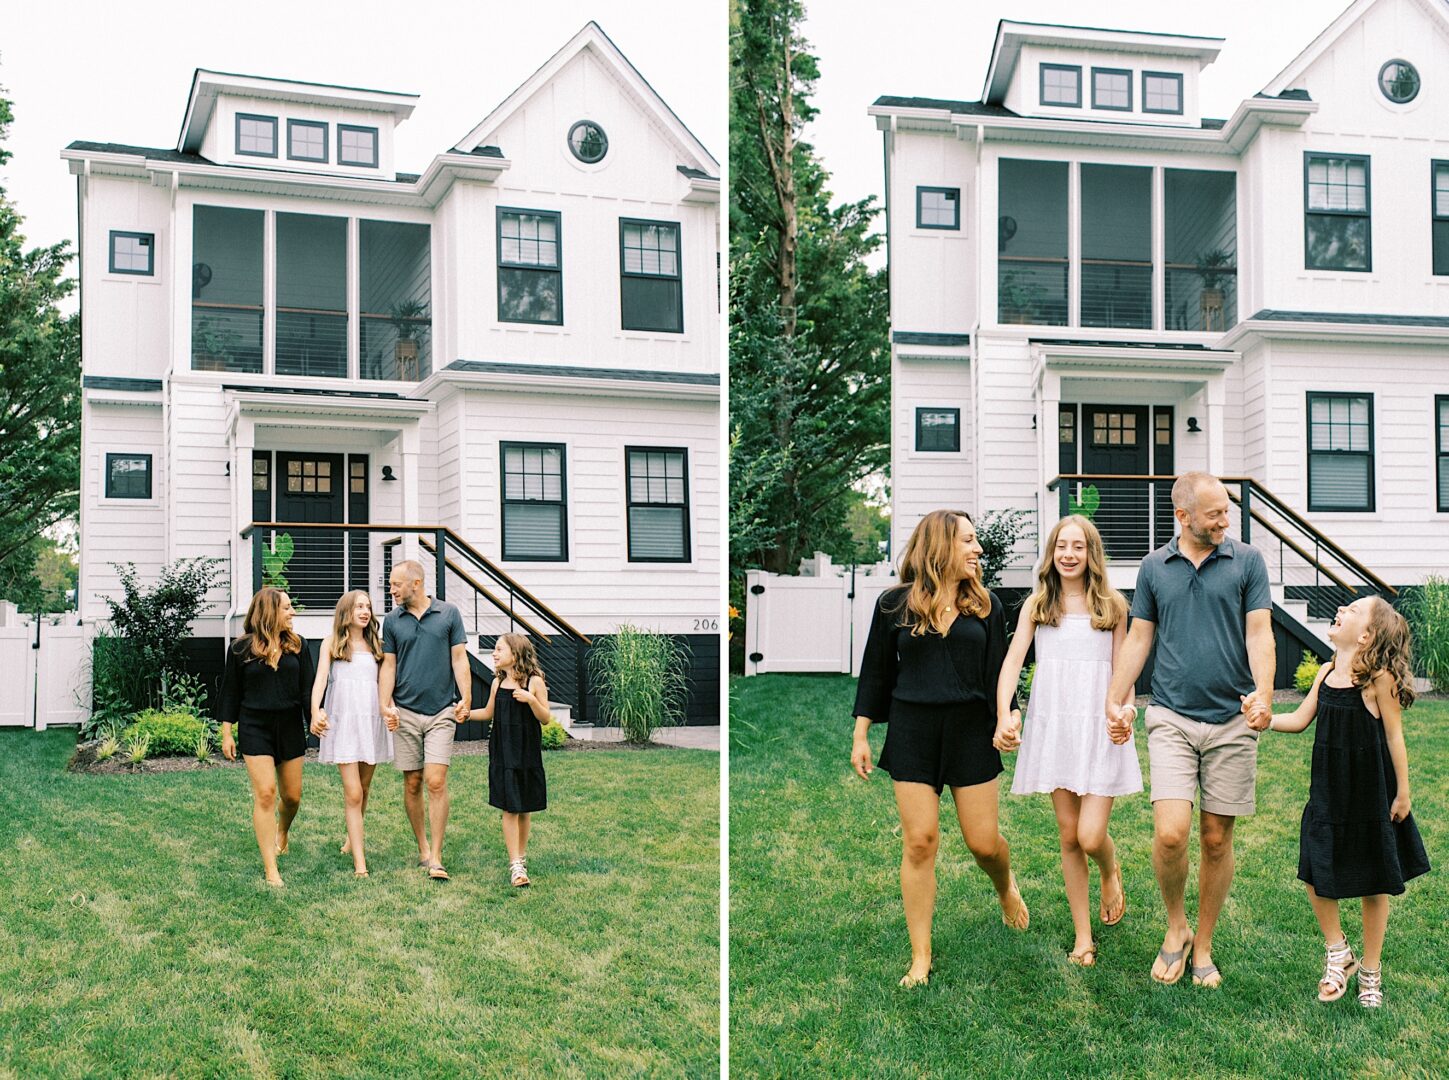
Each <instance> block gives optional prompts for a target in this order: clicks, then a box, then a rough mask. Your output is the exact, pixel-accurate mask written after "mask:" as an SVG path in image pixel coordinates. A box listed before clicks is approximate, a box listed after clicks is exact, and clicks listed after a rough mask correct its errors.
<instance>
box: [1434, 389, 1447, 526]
mask: <svg viewBox="0 0 1449 1080" xmlns="http://www.w3.org/2000/svg"><path fill="white" fill-rule="evenodd" d="M1446 405H1449V394H1435V395H1434V451H1435V453H1434V491H1435V497H1434V503H1435V505H1436V506H1437V507H1438V508H1439V513H1441V514H1449V500H1445V499H1443V498H1441V497H1440V495H1439V493H1440V492H1442V491H1443V490H1444V477H1445V476H1446V475H1449V424H1444V423H1443V422H1441V420H1440V417H1441V416H1443V414H1444V407H1445V406H1446Z"/></svg>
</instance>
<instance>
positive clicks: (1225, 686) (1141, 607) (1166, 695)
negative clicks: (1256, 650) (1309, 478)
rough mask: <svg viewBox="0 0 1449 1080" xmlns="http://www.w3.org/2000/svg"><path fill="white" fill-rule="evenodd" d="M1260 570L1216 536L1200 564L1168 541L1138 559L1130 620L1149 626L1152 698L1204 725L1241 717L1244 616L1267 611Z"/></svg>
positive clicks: (1252, 554)
mask: <svg viewBox="0 0 1449 1080" xmlns="http://www.w3.org/2000/svg"><path fill="white" fill-rule="evenodd" d="M1272 606H1273V597H1272V594H1271V592H1270V591H1269V589H1268V566H1267V564H1266V563H1264V561H1263V556H1262V555H1260V554H1259V553H1258V552H1257V551H1256V550H1255V549H1253V548H1251V547H1249V546H1248V545H1247V544H1244V543H1242V542H1241V541H1237V540H1233V539H1232V538H1231V537H1224V538H1223V542H1222V543H1221V544H1219V545H1218V546H1217V547H1216V548H1214V549H1213V550H1212V551H1211V552H1210V553H1209V554H1208V557H1207V558H1206V559H1204V560H1203V561H1202V565H1201V566H1196V567H1195V566H1193V565H1192V560H1191V559H1189V558H1187V556H1185V555H1183V554H1182V553H1181V552H1180V551H1179V550H1178V548H1177V537H1176V536H1174V537H1173V538H1172V539H1171V540H1169V541H1168V542H1167V544H1166V545H1165V546H1163V547H1160V548H1158V549H1157V550H1156V551H1154V552H1153V553H1152V554H1150V555H1148V556H1147V558H1145V559H1143V560H1142V567H1141V569H1140V570H1138V571H1137V590H1136V592H1135V593H1134V594H1133V596H1132V617H1133V618H1134V619H1146V620H1147V621H1148V622H1151V623H1154V624H1155V625H1156V626H1157V635H1156V645H1157V653H1156V657H1155V659H1154V660H1153V662H1152V700H1153V701H1154V702H1155V703H1156V704H1158V705H1165V706H1166V707H1167V708H1169V709H1171V710H1172V711H1173V712H1175V713H1179V714H1181V715H1183V716H1186V717H1190V718H1191V719H1193V720H1201V721H1202V722H1203V723H1207V724H1223V723H1226V722H1227V721H1229V720H1231V719H1232V718H1233V717H1235V716H1237V715H1238V713H1239V712H1241V711H1242V701H1241V700H1239V698H1240V696H1241V695H1243V694H1251V693H1252V692H1253V688H1254V687H1253V672H1252V668H1251V667H1250V666H1249V665H1248V636H1247V627H1246V622H1247V616H1248V612H1250V611H1262V610H1264V609H1268V608H1272Z"/></svg>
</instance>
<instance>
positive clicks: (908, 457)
mask: <svg viewBox="0 0 1449 1080" xmlns="http://www.w3.org/2000/svg"><path fill="white" fill-rule="evenodd" d="M892 385H893V387H894V394H893V399H894V406H893V408H894V410H895V411H894V415H893V423H892V428H893V436H892V447H891V450H892V455H891V456H892V458H893V460H894V462H895V476H896V477H897V480H896V483H895V485H894V487H893V489H892V500H893V513H892V518H891V524H892V529H893V531H894V534H895V535H894V536H893V538H892V541H891V551H892V552H894V553H895V554H896V555H897V556H899V555H900V553H901V552H903V551H904V550H905V543H906V540H907V539H908V538H909V537H910V535H911V530H912V529H914V528H915V527H916V525H917V523H918V522H919V521H920V520H921V518H923V517H924V516H925V515H926V514H928V513H930V511H932V510H939V509H941V508H942V507H951V508H955V509H961V510H967V511H970V512H971V513H972V514H975V512H976V510H975V506H976V482H975V481H976V473H975V459H976V449H975V431H974V430H973V416H972V408H971V362H970V360H969V359H967V358H966V357H964V356H962V357H959V358H952V359H949V360H946V359H939V358H932V359H925V358H922V357H916V356H909V355H907V356H902V355H900V354H899V352H898V353H897V356H896V358H895V363H894V364H893V366H892ZM918 408H945V409H960V410H961V431H960V435H961V449H960V451H959V452H958V453H954V454H953V453H948V452H920V451H917V450H916V410H917V409H918Z"/></svg>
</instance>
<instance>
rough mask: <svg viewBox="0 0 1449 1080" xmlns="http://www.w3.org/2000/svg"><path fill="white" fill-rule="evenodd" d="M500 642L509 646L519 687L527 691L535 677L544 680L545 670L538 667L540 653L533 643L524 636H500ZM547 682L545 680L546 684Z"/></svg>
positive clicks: (514, 676)
mask: <svg viewBox="0 0 1449 1080" xmlns="http://www.w3.org/2000/svg"><path fill="white" fill-rule="evenodd" d="M498 640H499V641H501V642H503V644H505V645H507V646H508V651H509V652H511V653H512V654H513V664H512V671H513V678H514V680H515V681H516V682H517V683H518V685H519V686H521V687H523V689H525V690H527V689H528V684H529V682H530V681H532V679H533V677H534V676H535V675H537V676H539V678H543V668H541V667H539V666H538V651H537V650H536V649H534V647H533V642H531V641H529V640H528V638H527V637H525V636H524V635H523V634H499V635H498ZM547 681H548V680H547V679H544V682H545V683H546V682H547Z"/></svg>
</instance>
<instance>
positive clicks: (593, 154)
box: [569, 120, 609, 165]
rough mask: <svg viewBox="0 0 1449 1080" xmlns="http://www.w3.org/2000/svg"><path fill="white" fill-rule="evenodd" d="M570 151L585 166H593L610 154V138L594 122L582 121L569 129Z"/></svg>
mask: <svg viewBox="0 0 1449 1080" xmlns="http://www.w3.org/2000/svg"><path fill="white" fill-rule="evenodd" d="M569 149H570V150H572V151H573V154H574V157H576V158H578V159H579V160H580V161H582V162H583V163H584V164H586V165H593V164H594V163H595V162H598V161H602V160H604V155H605V154H607V153H608V152H609V137H608V136H607V135H605V134H604V129H603V128H601V127H599V125H598V124H596V123H594V122H593V121H592V120H580V121H579V122H578V123H577V124H575V125H574V126H573V127H571V128H569Z"/></svg>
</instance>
